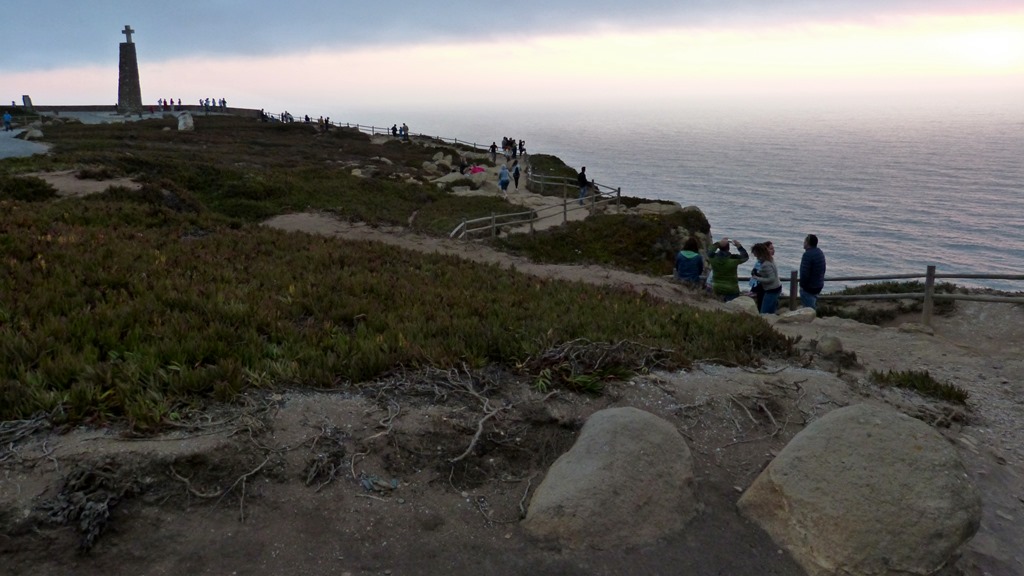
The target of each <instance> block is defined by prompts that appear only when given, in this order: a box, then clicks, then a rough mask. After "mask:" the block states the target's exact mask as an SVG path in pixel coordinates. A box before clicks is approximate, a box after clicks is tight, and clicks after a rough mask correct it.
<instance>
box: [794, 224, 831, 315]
mask: <svg viewBox="0 0 1024 576" xmlns="http://www.w3.org/2000/svg"><path fill="white" fill-rule="evenodd" d="M824 287H825V253H824V252H822V251H821V248H818V237H817V236H815V235H814V234H808V235H807V237H806V238H804V255H803V257H801V258H800V304H802V305H803V306H804V307H805V308H813V309H815V310H817V308H818V294H821V290H822V288H824Z"/></svg>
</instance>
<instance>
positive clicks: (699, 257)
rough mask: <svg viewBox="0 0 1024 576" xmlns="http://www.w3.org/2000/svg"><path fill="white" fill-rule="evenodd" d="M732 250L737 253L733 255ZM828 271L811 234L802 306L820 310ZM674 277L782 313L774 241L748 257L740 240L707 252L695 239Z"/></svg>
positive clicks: (728, 240)
mask: <svg viewBox="0 0 1024 576" xmlns="http://www.w3.org/2000/svg"><path fill="white" fill-rule="evenodd" d="M584 170H585V169H584ZM580 174H581V196H580V198H581V201H582V198H583V196H582V194H583V192H582V182H583V181H584V180H583V177H582V176H583V175H584V174H585V172H584V171H581V172H580ZM732 248H735V249H736V252H732ZM751 253H752V254H753V256H754V259H755V263H754V265H753V268H751V270H750V283H749V285H748V286H749V290H747V291H746V292H745V293H741V291H740V286H739V273H738V270H739V267H740V266H741V265H742V264H743V263H745V262H747V261H748V260H750V255H751ZM825 269H826V264H825V253H824V252H822V250H821V248H819V247H818V237H817V236H816V235H814V234H808V235H807V236H806V237H805V238H804V252H803V255H802V257H801V259H800V273H799V283H800V303H801V305H802V306H803V307H805V308H814V309H817V304H818V295H819V294H821V291H822V289H823V288H824V286H825ZM673 276H674V277H675V279H676V280H678V281H680V282H683V283H685V284H688V285H690V286H692V287H694V288H696V289H699V290H706V291H708V292H710V293H711V294H713V295H714V296H715V297H716V298H718V299H720V300H722V301H724V302H729V301H731V300H734V299H736V298H738V297H740V296H741V295H746V296H749V297H751V298H752V299H753V300H754V303H755V305H756V307H757V310H758V312H760V313H761V314H775V313H776V312H777V311H778V307H779V298H780V296H781V295H782V279H781V278H780V277H779V269H778V267H777V266H776V264H775V245H774V244H773V243H772V241H771V240H766V241H764V242H759V243H757V244H754V245H753V246H752V247H751V249H750V253H748V252H747V250H746V248H744V247H743V244H741V243H740V242H739V240H736V239H734V238H723V239H721V240H719V241H717V242H714V243H712V244H711V246H710V247H709V248H708V249H707V251H706V252H704V251H703V250H702V249H701V243H700V240H699V239H697V238H696V237H695V236H691V237H689V238H687V239H686V240H685V241H684V242H683V246H682V249H681V250H680V251H679V252H678V253H677V254H676V258H675V266H674V273H673Z"/></svg>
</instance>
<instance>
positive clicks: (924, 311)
mask: <svg viewBox="0 0 1024 576" xmlns="http://www.w3.org/2000/svg"><path fill="white" fill-rule="evenodd" d="M933 296H935V265H930V266H928V272H927V274H926V275H925V279H924V305H923V306H921V323H922V324H924V325H925V326H931V325H932V313H933V312H934V311H935V299H934V298H933Z"/></svg>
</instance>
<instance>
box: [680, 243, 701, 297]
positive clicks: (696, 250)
mask: <svg viewBox="0 0 1024 576" xmlns="http://www.w3.org/2000/svg"><path fill="white" fill-rule="evenodd" d="M703 275H704V257H703V256H702V255H701V254H700V241H699V240H697V239H696V238H694V237H693V236H690V237H689V238H687V239H686V242H683V249H682V250H680V251H679V253H678V254H676V265H675V278H676V280H679V281H680V282H684V283H686V284H688V285H692V286H693V287H694V288H700V284H701V277H702V276H703Z"/></svg>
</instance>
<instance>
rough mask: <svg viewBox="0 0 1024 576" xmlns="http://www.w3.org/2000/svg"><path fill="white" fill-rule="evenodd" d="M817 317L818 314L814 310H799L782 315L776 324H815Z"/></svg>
mask: <svg viewBox="0 0 1024 576" xmlns="http://www.w3.org/2000/svg"><path fill="white" fill-rule="evenodd" d="M817 317H818V313H817V312H815V311H814V308H797V309H796V310H790V311H789V312H786V313H785V314H780V315H779V317H778V319H777V320H776V322H778V323H779V324H807V323H810V322H813V321H814V319H815V318H817Z"/></svg>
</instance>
